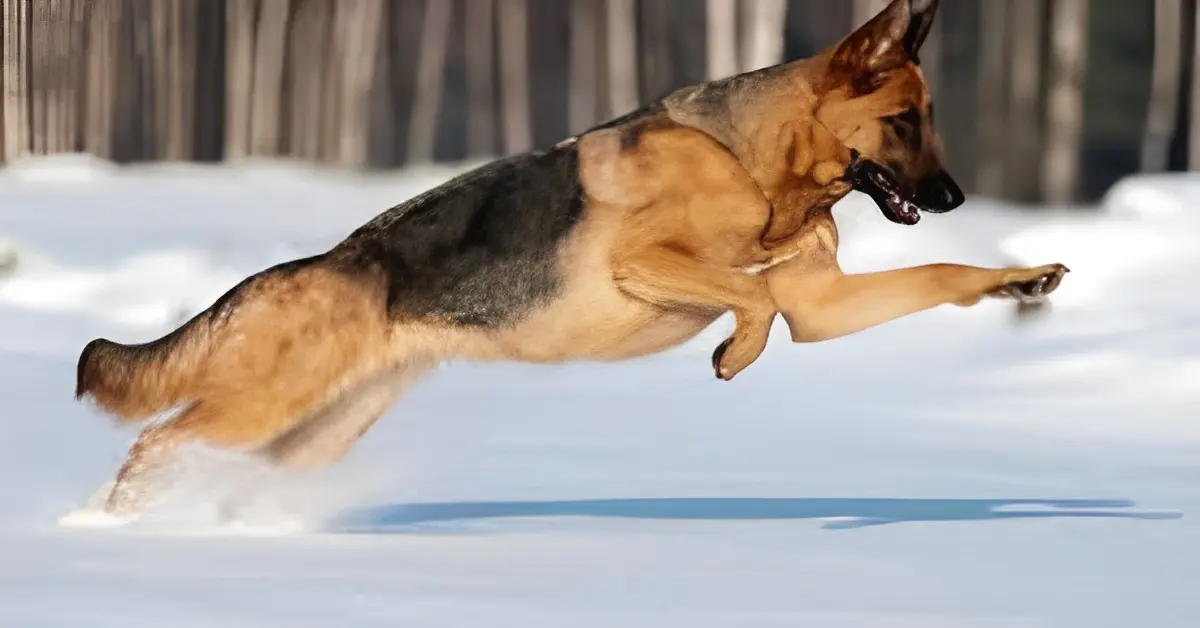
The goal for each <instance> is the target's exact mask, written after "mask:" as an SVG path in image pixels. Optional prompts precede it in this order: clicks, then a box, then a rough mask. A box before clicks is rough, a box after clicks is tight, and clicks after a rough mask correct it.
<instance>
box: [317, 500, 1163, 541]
mask: <svg viewBox="0 0 1200 628" xmlns="http://www.w3.org/2000/svg"><path fill="white" fill-rule="evenodd" d="M1134 505H1135V504H1134V503H1133V502H1131V501H1125V500H1070V499H1066V500H1064V499H1047V500H1040V499H888V498H863V499H858V498H721V497H715V498H703V497H701V498H686V497H679V498H642V499H584V500H567V501H523V502H522V501H512V502H447V503H410V504H391V505H385V506H377V507H371V508H364V509H360V510H354V511H350V512H348V513H345V514H344V515H342V516H341V517H339V518H338V519H336V520H335V521H333V522H332V525H330V526H329V527H328V528H327V530H328V531H330V532H340V533H361V534H378V533H387V532H389V531H402V530H397V528H400V529H403V528H406V527H415V526H420V525H421V524H428V523H437V522H446V521H468V520H481V519H497V518H512V517H603V518H623V519H657V520H717V521H720V520H724V521H731V520H757V521H764V520H781V519H834V520H833V521H829V522H827V523H825V525H823V526H822V527H823V528H825V529H829V530H845V529H853V528H862V527H867V526H877V525H885V524H891V523H908V522H920V521H923V522H932V521H980V520H997V519H1031V518H1063V517H1091V518H1106V519H1180V518H1182V517H1183V515H1182V513H1178V512H1163V511H1158V512H1148V511H1133V510H1122V509H1128V508H1131V507H1133V506H1134Z"/></svg>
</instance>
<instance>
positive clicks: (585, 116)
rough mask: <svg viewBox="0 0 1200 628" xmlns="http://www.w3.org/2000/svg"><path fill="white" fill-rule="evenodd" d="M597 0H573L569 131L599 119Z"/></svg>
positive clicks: (580, 128) (586, 125)
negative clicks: (597, 114)
mask: <svg viewBox="0 0 1200 628" xmlns="http://www.w3.org/2000/svg"><path fill="white" fill-rule="evenodd" d="M596 17H597V16H596V3H595V2H594V1H593V0H572V2H571V72H570V85H569V86H568V89H569V93H568V100H569V103H568V112H567V124H568V126H569V131H568V132H569V133H579V132H582V131H583V130H585V129H587V128H588V127H590V126H591V125H592V124H593V123H595V122H596V118H597V116H596V105H597V104H598V100H597V94H596V84H597V82H598V78H597V73H598V70H599V64H598V60H597V58H596V49H597V46H596V40H597V36H598V35H599V31H598V27H597V19H596Z"/></svg>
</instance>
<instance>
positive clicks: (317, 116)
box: [231, 0, 332, 161]
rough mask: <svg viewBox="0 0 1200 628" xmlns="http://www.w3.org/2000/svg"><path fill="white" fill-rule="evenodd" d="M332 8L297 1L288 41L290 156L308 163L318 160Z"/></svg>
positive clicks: (318, 0) (318, 1)
mask: <svg viewBox="0 0 1200 628" xmlns="http://www.w3.org/2000/svg"><path fill="white" fill-rule="evenodd" d="M231 1H237V0H231ZM331 8H332V7H331V6H330V3H329V0H300V1H299V3H298V6H297V7H296V12H295V15H294V17H293V18H292V23H291V29H292V31H291V36H290V37H289V38H288V76H289V77H290V84H291V89H290V91H289V94H288V97H289V99H290V102H289V103H288V122H289V124H290V125H291V126H290V128H289V129H288V134H287V135H288V146H289V154H290V155H292V156H295V157H298V158H300V159H305V160H309V161H317V160H320V158H321V136H322V134H323V131H322V124H324V119H325V117H324V115H323V114H322V103H323V102H324V98H325V95H324V93H325V91H326V90H325V82H324V77H325V76H326V75H327V73H328V70H327V66H328V65H329V64H330V59H329V38H330V24H329V18H330V16H331V14H332V13H331Z"/></svg>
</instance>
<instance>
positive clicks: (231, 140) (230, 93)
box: [225, 0, 259, 160]
mask: <svg viewBox="0 0 1200 628" xmlns="http://www.w3.org/2000/svg"><path fill="white" fill-rule="evenodd" d="M258 3H259V0H228V5H227V7H226V11H227V13H226V19H227V20H228V23H227V26H226V30H225V32H226V53H225V55H226V56H225V63H226V66H225V80H226V88H225V99H226V100H225V102H226V107H225V158H226V159H233V160H236V159H240V158H242V157H246V156H248V155H249V154H250V129H251V126H250V117H251V104H252V102H253V94H254V30H255V23H256V18H257V14H258Z"/></svg>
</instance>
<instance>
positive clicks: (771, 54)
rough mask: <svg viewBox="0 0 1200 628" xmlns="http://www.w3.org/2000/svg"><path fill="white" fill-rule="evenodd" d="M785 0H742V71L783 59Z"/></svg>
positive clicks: (758, 67)
mask: <svg viewBox="0 0 1200 628" xmlns="http://www.w3.org/2000/svg"><path fill="white" fill-rule="evenodd" d="M786 18H787V0H750V1H749V2H743V3H742V22H741V26H742V54H741V61H742V63H741V65H742V71H743V72H749V71H751V70H757V69H760V68H765V67H767V66H770V65H775V64H777V63H780V62H781V61H783V28H784V25H785V20H786Z"/></svg>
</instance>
